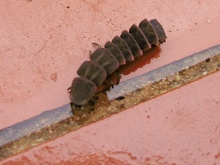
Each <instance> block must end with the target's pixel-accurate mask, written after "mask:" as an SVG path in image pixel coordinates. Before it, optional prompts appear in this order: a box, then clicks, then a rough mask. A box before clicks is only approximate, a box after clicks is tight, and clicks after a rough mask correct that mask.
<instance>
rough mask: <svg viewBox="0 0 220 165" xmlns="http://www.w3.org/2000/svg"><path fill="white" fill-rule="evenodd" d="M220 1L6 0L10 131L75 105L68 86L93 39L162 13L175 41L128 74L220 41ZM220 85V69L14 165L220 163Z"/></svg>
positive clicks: (1, 56)
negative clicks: (66, 106)
mask: <svg viewBox="0 0 220 165" xmlns="http://www.w3.org/2000/svg"><path fill="white" fill-rule="evenodd" d="M219 6H220V1H219V0H211V1H208V0H195V1H188V0H187V1H171V0H167V1H161V0H154V1H143V0H133V1H132V3H131V2H128V1H125V0H123V1H117V3H116V2H114V1H106V0H105V1H99V0H92V1H87V0H75V1H70V0H63V1H58V0H47V1H36V0H32V1H27V0H26V1H25V0H23V1H17V0H10V1H8V0H1V1H0V26H1V28H0V38H1V39H0V40H1V44H0V70H1V73H0V78H1V81H0V129H1V128H4V127H7V126H10V125H12V124H15V123H17V122H19V121H22V120H24V119H28V118H30V117H32V116H35V115H37V114H39V113H41V112H43V111H45V110H48V109H52V108H55V107H58V106H61V105H63V104H66V103H68V102H69V98H68V94H67V93H66V89H67V88H68V87H69V86H70V84H71V81H72V79H73V77H75V76H76V70H77V69H78V67H79V66H80V64H81V63H82V62H83V61H85V60H88V59H89V55H88V54H89V51H91V50H93V48H92V44H91V43H93V42H96V43H100V44H101V45H102V44H104V43H105V42H106V41H107V40H110V39H112V38H113V37H114V36H115V35H117V34H120V33H121V31H122V30H123V29H128V28H129V27H130V26H131V25H132V24H133V23H136V24H138V23H139V22H140V21H141V20H142V19H143V18H148V19H152V18H157V19H158V20H159V21H160V22H161V24H162V25H163V26H164V28H165V30H166V33H167V36H168V39H167V42H166V43H165V44H164V45H162V54H161V56H160V57H159V58H157V59H154V60H152V62H151V64H150V65H146V66H145V67H144V68H143V69H139V70H137V72H135V74H133V75H129V76H126V77H124V80H125V79H127V78H130V77H131V76H135V75H138V74H141V73H143V72H146V71H150V70H152V69H154V68H157V67H159V66H162V65H165V64H167V63H170V62H172V61H175V60H178V59H180V58H183V57H185V56H188V55H190V54H192V53H195V52H197V51H201V50H202V49H206V48H208V47H210V46H213V45H215V44H219V43H220V30H219V25H220V9H219ZM219 82H220V76H219V73H218V72H217V73H215V74H213V75H211V76H208V77H206V78H204V79H201V80H199V81H197V82H194V83H192V84H190V85H187V86H184V87H182V88H180V89H177V90H175V91H173V92H170V93H168V94H165V95H163V96H160V97H158V98H156V99H154V100H151V101H148V102H146V103H143V104H140V105H138V106H136V107H134V108H132V109H129V110H127V111H125V112H122V113H120V114H117V115H114V116H113V117H110V118H108V119H105V120H103V121H100V122H97V123H95V124H92V125H90V126H87V127H85V128H82V129H80V130H78V131H75V132H73V133H70V134H68V135H66V136H64V137H61V138H58V139H56V140H55V141H52V142H50V143H46V144H44V145H41V146H39V147H37V148H35V149H32V150H30V151H28V152H25V153H22V154H20V155H17V156H15V157H12V158H9V159H7V160H5V161H4V162H5V163H6V162H8V163H12V162H13V163H14V164H15V162H16V161H18V160H19V161H18V162H17V164H19V162H20V163H21V164H23V163H25V162H27V163H30V164H31V163H32V164H35V163H36V162H38V161H39V162H40V163H42V164H45V163H46V162H48V163H51V164H52V163H56V162H57V163H61V162H66V164H67V162H69V163H73V162H76V163H77V162H79V161H80V160H81V161H82V162H86V161H87V160H88V161H89V162H90V163H92V162H93V161H94V162H95V163H94V164H96V163H97V161H98V160H100V161H102V160H103V161H108V162H109V161H114V162H115V163H118V164H120V162H125V164H126V163H127V164H147V163H151V164H154V162H155V164H159V163H160V164H172V163H176V164H202V163H203V162H204V164H214V163H216V164H218V163H219V159H220V156H219V155H220V154H219V152H220V150H219V149H220V143H219V140H218V139H219V138H218V137H219V135H220V130H219V117H220V114H219V107H220V103H219V100H220V94H219V91H220V89H219V85H218V84H219ZM53 158H56V159H53ZM11 161H12V162H11ZM6 164H7V163H6Z"/></svg>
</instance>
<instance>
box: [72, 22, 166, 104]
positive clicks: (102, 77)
mask: <svg viewBox="0 0 220 165" xmlns="http://www.w3.org/2000/svg"><path fill="white" fill-rule="evenodd" d="M166 38H167V36H166V34H165V31H164V29H163V27H162V25H161V24H160V23H159V22H158V21H157V20H156V19H152V20H150V21H148V20H147V19H144V20H142V21H141V22H140V24H139V26H137V25H135V24H133V25H132V26H131V27H130V29H129V31H127V30H124V31H123V32H122V33H121V35H120V36H118V35H117V36H115V37H114V38H113V39H112V41H107V42H106V44H105V46H104V48H98V49H96V50H95V51H94V52H93V53H91V54H90V59H91V61H85V62H84V63H83V64H82V65H81V66H80V67H79V69H78V70H77V74H78V75H79V77H76V78H74V79H73V82H72V85H71V87H70V91H69V92H70V100H71V103H72V104H74V105H76V106H82V105H85V104H87V103H88V102H89V101H90V100H91V99H92V97H93V96H94V94H95V93H96V92H97V91H98V88H99V87H100V86H101V85H102V84H103V83H104V82H105V83H106V82H108V83H109V84H108V86H109V88H110V87H111V86H113V85H115V83H112V82H111V80H108V78H109V75H112V74H113V73H117V74H118V77H117V78H118V80H117V82H116V84H117V83H118V82H119V80H120V75H119V74H120V72H119V71H120V70H119V68H120V66H123V65H125V64H126V63H129V62H132V61H134V59H135V58H136V57H141V56H143V54H144V52H147V51H149V50H151V49H153V48H154V47H155V46H158V45H160V44H162V43H163V42H165V41H166ZM125 66H126V65H125Z"/></svg>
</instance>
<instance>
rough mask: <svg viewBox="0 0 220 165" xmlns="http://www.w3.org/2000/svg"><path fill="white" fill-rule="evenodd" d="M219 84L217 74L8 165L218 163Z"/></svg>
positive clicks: (80, 131) (78, 132)
mask: <svg viewBox="0 0 220 165" xmlns="http://www.w3.org/2000/svg"><path fill="white" fill-rule="evenodd" d="M219 82H220V74H219V73H215V74H212V75H210V76H208V77H206V78H204V79H201V80H200V81H196V82H194V83H191V84H189V85H187V86H184V87H182V88H180V89H177V90H174V91H173V92H170V93H167V94H165V95H162V96H160V97H158V98H156V99H153V100H150V101H148V102H146V103H143V104H140V105H138V106H135V107H134V108H132V109H129V110H126V111H124V112H121V113H119V114H117V115H113V116H112V117H110V118H107V119H105V120H102V121H99V122H97V123H95V124H91V125H89V126H86V127H84V128H82V129H79V130H77V131H75V132H71V133H69V134H67V135H65V136H63V137H60V138H57V139H56V140H54V141H51V142H48V143H46V144H43V145H41V146H39V147H36V148H34V149H31V150H29V151H27V152H25V153H22V154H19V155H17V156H14V157H12V158H9V159H8V160H5V161H4V162H5V164H6V165H7V164H23V163H27V164H37V163H39V164H54V163H57V164H86V163H88V164H94V165H95V164H108V163H109V164H163V165H171V164H172V165H174V164H186V165H188V164H198V165H200V164H214V163H216V165H217V164H219V163H220V139H219V136H220V122H219V118H220V111H219V107H220V95H219V91H220V86H219ZM213 87H214V88H213Z"/></svg>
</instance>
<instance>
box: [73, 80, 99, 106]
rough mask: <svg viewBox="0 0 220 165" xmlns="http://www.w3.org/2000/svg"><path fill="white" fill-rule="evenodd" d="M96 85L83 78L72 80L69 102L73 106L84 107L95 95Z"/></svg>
mask: <svg viewBox="0 0 220 165" xmlns="http://www.w3.org/2000/svg"><path fill="white" fill-rule="evenodd" d="M96 90H97V87H96V85H95V84H94V83H93V82H92V81H90V80H87V79H85V78H83V77H77V78H75V79H74V80H73V82H72V86H71V90H70V100H71V102H72V103H73V104H75V105H85V104H86V103H87V102H88V101H89V100H90V99H91V98H92V96H93V95H94V94H95V92H96Z"/></svg>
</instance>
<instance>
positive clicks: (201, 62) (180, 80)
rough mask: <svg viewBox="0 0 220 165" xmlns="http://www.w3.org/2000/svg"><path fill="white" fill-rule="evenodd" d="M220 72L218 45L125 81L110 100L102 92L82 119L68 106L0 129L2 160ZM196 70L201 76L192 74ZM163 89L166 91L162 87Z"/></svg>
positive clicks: (116, 88) (219, 46)
mask: <svg viewBox="0 0 220 165" xmlns="http://www.w3.org/2000/svg"><path fill="white" fill-rule="evenodd" d="M210 66H212V67H210ZM198 69H200V70H198ZM219 69H220V45H216V46H213V47H211V48H208V49H206V50H203V51H201V52H198V53H195V54H193V55H191V56H188V57H186V58H183V59H181V60H178V61H175V62H173V63H170V64H168V65H166V66H163V67H161V68H158V69H156V70H154V71H152V72H148V73H146V74H143V75H141V76H138V77H136V78H133V79H131V80H128V81H125V82H122V83H121V84H119V85H118V86H116V87H115V88H114V89H113V90H112V91H111V93H108V96H109V98H110V100H111V101H109V100H108V98H107V95H106V94H104V93H100V94H99V95H98V96H99V97H102V99H101V100H99V101H98V102H97V103H96V104H97V106H96V107H95V111H86V109H87V108H88V107H85V108H84V109H83V110H81V111H82V112H83V113H84V114H83V115H82V116H79V115H72V112H71V107H70V105H69V104H67V105H64V106H62V107H59V108H57V109H53V110H49V111H46V112H44V113H42V114H40V115H38V116H36V117H33V118H31V119H28V120H26V121H23V122H21V123H18V124H15V125H13V126H10V127H8V128H5V129H3V130H0V160H3V159H5V158H7V157H9V156H12V155H15V154H18V153H20V152H22V151H25V150H27V149H30V148H32V147H34V146H37V145H40V144H42V143H45V142H47V141H49V140H52V139H55V138H57V137H59V136H62V135H64V134H66V133H68V132H70V131H73V130H76V129H78V128H81V127H83V126H85V125H88V124H90V123H93V122H96V121H98V120H101V119H103V118H106V117H108V116H110V115H112V114H114V113H118V112H120V111H123V110H126V109H128V108H130V107H133V106H135V105H137V104H139V103H141V102H144V101H147V100H149V99H151V98H154V97H157V96H159V95H161V94H163V93H166V92H168V91H171V90H173V89H176V88H179V87H181V86H183V85H185V84H187V83H190V82H192V81H195V80H196V79H199V78H202V77H204V76H206V75H208V74H211V73H213V72H215V71H217V70H219ZM193 70H197V71H199V73H201V74H199V75H193V72H192V71H193ZM162 86H166V88H161V87H162ZM165 89H166V90H165ZM125 91H126V92H125ZM118 96H124V97H125V99H123V100H113V99H114V98H117V97H118ZM75 111H78V110H77V109H75Z"/></svg>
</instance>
